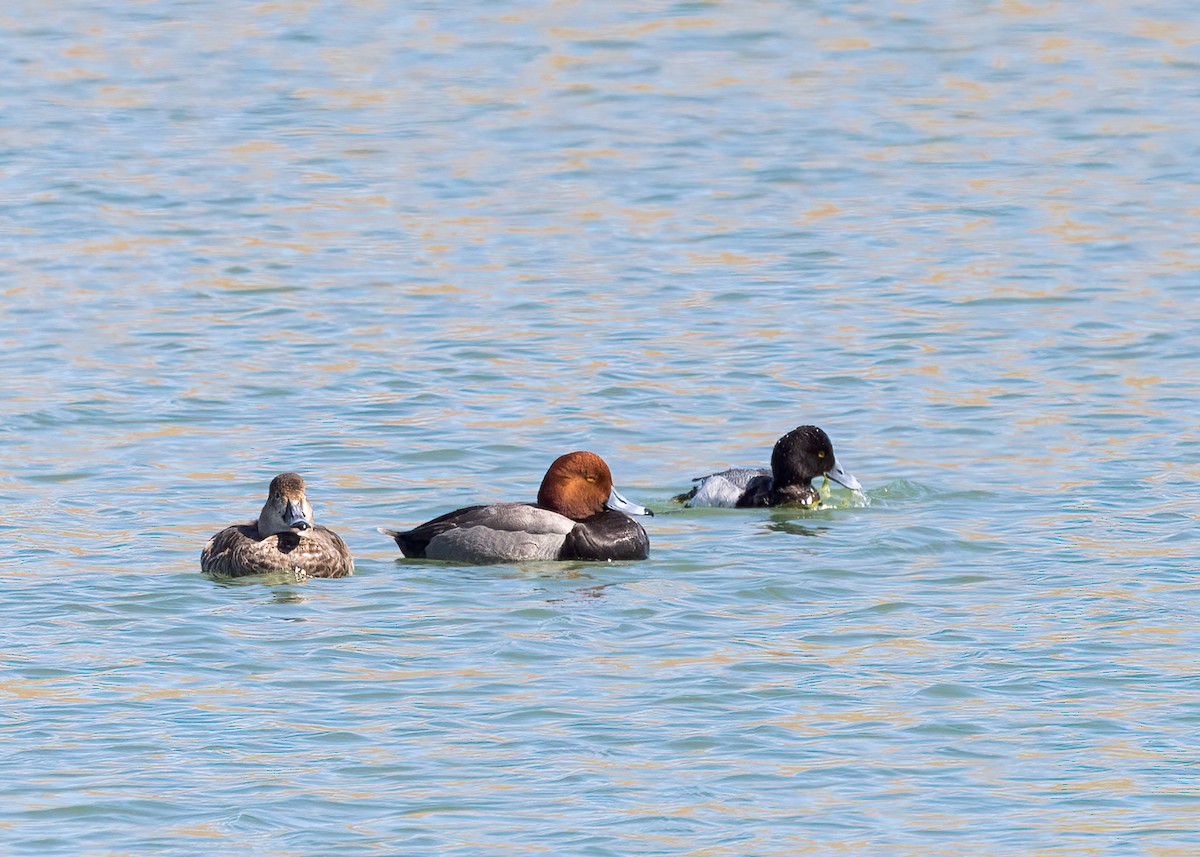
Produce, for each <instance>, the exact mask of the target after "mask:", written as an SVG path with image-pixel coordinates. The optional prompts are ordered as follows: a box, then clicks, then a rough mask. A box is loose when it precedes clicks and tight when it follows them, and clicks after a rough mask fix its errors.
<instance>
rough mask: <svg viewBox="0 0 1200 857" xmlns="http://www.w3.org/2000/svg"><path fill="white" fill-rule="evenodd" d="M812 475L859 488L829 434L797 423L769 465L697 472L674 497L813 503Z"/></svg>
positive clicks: (723, 502)
mask: <svg viewBox="0 0 1200 857" xmlns="http://www.w3.org/2000/svg"><path fill="white" fill-rule="evenodd" d="M817 476H827V477H829V478H830V479H832V480H833V481H834V482H836V483H838V484H839V485H844V486H845V487H847V488H849V489H850V490H851V491H860V490H862V486H861V485H859V484H858V480H857V479H855V478H854V477H853V476H852V475H850V474H849V473H847V472H846V471H845V470H843V469H842V466H841V465H840V464H838V463H837V459H836V458H835V457H834V455H833V443H831V442H830V440H829V435H827V434H825V432H823V431H822V430H821V429H819V428H817V427H816V426H798V427H797V428H794V429H792V430H791V431H790V432H788V433H787V434H785V435H784V436H783V437H781V438H780V439H779V440H778V441H776V442H775V448H774V449H773V450H772V451H771V469H770V470H767V469H765V468H744V467H737V468H733V469H730V470H722V471H721V472H720V473H711V474H709V475H708V476H700V477H697V478H696V479H693V480H692V481H693V482H697V483H699V484H698V485H696V487H695V488H693V489H692V490H691V491H689V492H687V493H686V494H680V495H679V496H678V497H676V498H675V500H676V501H678V502H680V503H683V504H684V505H685V506H726V507H733V506H736V507H738V508H744V507H747V506H785V505H800V506H815V505H817V503H819V502H820V501H821V495H820V494H819V493H818V492H817V489H815V488H813V486H812V481H813V479H814V478H816V477H817Z"/></svg>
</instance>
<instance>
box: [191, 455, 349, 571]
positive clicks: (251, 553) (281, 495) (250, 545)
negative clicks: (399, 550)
mask: <svg viewBox="0 0 1200 857" xmlns="http://www.w3.org/2000/svg"><path fill="white" fill-rule="evenodd" d="M200 568H201V569H203V570H204V572H205V573H207V574H212V575H218V576H221V577H243V576H245V575H248V574H269V573H272V572H275V573H278V572H284V573H288V574H294V575H296V576H297V577H346V576H347V575H349V574H352V573H353V572H354V559H353V558H352V557H351V556H350V549H349V548H347V547H346V543H345V542H343V541H342V540H341V538H340V537H339V536H338V534H337V533H335V532H334V531H333V530H331V529H329V528H328V527H323V526H321V525H320V524H317V523H315V522H314V521H313V511H312V506H311V505H309V502H308V494H307V492H306V490H305V485H304V479H302V478H301V476H300V474H298V473H280V474H279V475H278V476H276V477H275V478H274V479H272V480H271V487H270V488H269V489H268V490H267V502H266V503H265V504H264V505H263V507H262V511H261V512H259V514H258V520H255V521H251V522H250V523H248V524H234V525H233V526H231V527H226V528H225V529H223V530H221V532H219V533H217V534H216V535H215V536H213V537H212V538H211V539H209V540H208V544H206V545H205V546H204V550H203V551H201V552H200Z"/></svg>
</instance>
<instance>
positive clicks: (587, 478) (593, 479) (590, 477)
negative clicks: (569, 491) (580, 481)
mask: <svg viewBox="0 0 1200 857" xmlns="http://www.w3.org/2000/svg"><path fill="white" fill-rule="evenodd" d="M583 478H584V479H586V480H587V481H588V482H595V481H596V477H595V476H585V477H583Z"/></svg>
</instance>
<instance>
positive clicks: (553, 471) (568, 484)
mask: <svg viewBox="0 0 1200 857" xmlns="http://www.w3.org/2000/svg"><path fill="white" fill-rule="evenodd" d="M537 502H538V505H539V506H541V507H542V508H543V509H549V510H550V511H552V512H558V514H560V515H564V516H566V517H568V518H570V519H571V520H573V521H585V520H587V519H588V518H590V517H592V516H593V515H598V514H600V513H601V512H602V511H604V510H605V509H616V510H618V511H621V512H626V513H628V514H631V515H653V514H654V513H653V512H651V511H650V510H649V509H647V508H645V507H643V506H639V505H637V504H636V503H631V502H629V501H628V500H626V499H625V498H624V497H622V496H621V495H620V494H619V493H617V490H616V489H615V488H613V481H612V472H611V471H609V469H608V465H607V464H605V463H604V459H603V458H601V457H600V456H598V455H596V453H594V452H584V451H578V452H568V453H567V454H566V455H560V456H559V457H558V458H557V459H555V461H554V463H553V464H551V465H550V469H549V470H547V471H546V475H545V476H544V477H543V478H542V487H541V488H539V489H538V498H537Z"/></svg>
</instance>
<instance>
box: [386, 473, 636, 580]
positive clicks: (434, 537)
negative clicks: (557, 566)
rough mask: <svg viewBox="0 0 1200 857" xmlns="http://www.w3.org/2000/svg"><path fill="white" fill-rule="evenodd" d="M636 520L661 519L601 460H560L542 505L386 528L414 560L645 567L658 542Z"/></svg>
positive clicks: (507, 506) (474, 509) (500, 506)
mask: <svg viewBox="0 0 1200 857" xmlns="http://www.w3.org/2000/svg"><path fill="white" fill-rule="evenodd" d="M625 512H628V513H630V514H633V515H653V514H654V513H653V512H651V511H650V510H649V509H646V508H644V507H642V506H639V505H637V504H636V503H631V502H629V501H628V500H626V499H625V498H624V497H622V496H621V495H620V494H619V493H618V492H617V490H616V489H615V488H613V483H612V473H611V472H610V471H609V469H608V465H607V464H605V463H604V459H602V458H601V457H600V456H598V455H596V454H595V453H594V452H569V453H567V454H566V455H563V456H560V457H559V458H557V459H556V460H555V461H554V463H553V464H551V465H550V469H549V470H547V471H546V475H545V477H544V478H543V479H542V485H541V487H540V488H539V489H538V496H537V503H494V504H492V505H490V506H468V507H467V508H465V509H459V510H457V511H455V512H450V513H448V514H445V515H442V516H441V517H438V518H434V519H433V520H432V521H427V522H426V523H424V524H421V525H420V526H419V527H416V528H414V529H411V530H408V531H407V532H397V531H396V530H389V529H386V528H384V527H380V528H379V532H381V533H383V534H384V535H385V536H391V537H392V538H393V539H395V540H396V544H397V545H399V546H400V550H401V552H402V553H403V554H404V555H405V556H406V557H411V558H423V559H440V560H450V561H454V562H463V563H475V564H480V563H489V562H519V561H522V560H538V559H575V560H612V559H645V558H646V557H647V556H648V555H649V554H650V539H649V538H648V537H647V536H646V531H645V530H644V529H642V525H641V524H639V523H638V522H637V521H635V520H633V519H632V518H630V517H628V516H627V515H626V514H625Z"/></svg>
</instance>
